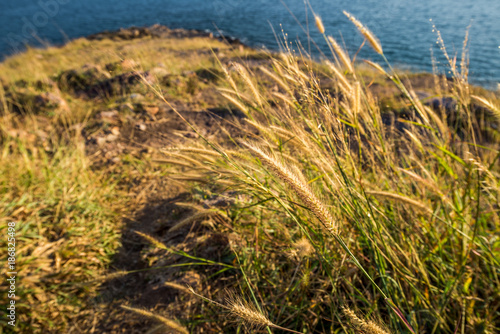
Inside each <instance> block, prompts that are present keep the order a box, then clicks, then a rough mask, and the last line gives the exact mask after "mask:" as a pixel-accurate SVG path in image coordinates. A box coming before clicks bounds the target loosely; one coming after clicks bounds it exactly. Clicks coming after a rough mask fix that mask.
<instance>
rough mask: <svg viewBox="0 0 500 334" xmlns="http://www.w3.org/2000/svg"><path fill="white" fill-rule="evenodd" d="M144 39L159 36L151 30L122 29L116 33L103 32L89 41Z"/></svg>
mask: <svg viewBox="0 0 500 334" xmlns="http://www.w3.org/2000/svg"><path fill="white" fill-rule="evenodd" d="M144 37H157V35H156V34H154V33H153V32H152V31H151V29H149V28H137V27H130V28H127V29H123V28H122V29H120V30H116V31H103V32H100V33H97V34H93V35H90V36H88V37H87V40H89V41H94V40H97V41H101V40H104V39H111V40H132V39H138V38H144Z"/></svg>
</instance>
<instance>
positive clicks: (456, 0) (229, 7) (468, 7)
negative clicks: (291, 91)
mask: <svg viewBox="0 0 500 334" xmlns="http://www.w3.org/2000/svg"><path fill="white" fill-rule="evenodd" d="M283 2H284V3H286V5H287V6H288V7H289V9H290V10H291V11H292V12H293V13H294V14H295V15H296V17H297V19H298V20H299V22H300V23H301V24H302V25H303V26H304V27H305V29H307V24H306V20H307V18H308V22H309V27H310V29H311V35H312V37H313V38H314V39H315V41H316V42H317V43H318V45H319V46H320V47H321V48H322V50H323V51H325V53H326V51H327V48H326V45H325V43H324V41H323V39H322V38H321V36H320V35H319V34H318V33H317V31H316V29H315V26H314V22H313V20H312V19H311V12H310V10H309V9H307V15H306V7H305V5H304V0H283ZM310 2H311V5H312V7H313V9H314V10H315V11H316V12H317V13H318V14H319V15H320V16H321V17H322V18H323V21H324V24H325V26H326V30H327V33H328V34H331V35H333V36H334V37H335V38H337V39H338V40H343V41H344V43H345V45H346V46H347V48H348V50H349V52H350V54H351V55H353V54H355V53H356V51H357V50H358V47H359V46H360V44H361V43H362V42H363V39H362V38H361V37H360V35H359V34H358V33H357V31H356V29H355V28H354V27H353V25H352V24H351V23H350V22H349V21H348V20H347V18H346V17H345V16H344V15H343V14H342V10H346V11H348V12H351V13H352V14H353V15H354V16H356V17H357V18H358V19H360V20H361V21H362V22H363V23H364V24H366V25H367V26H368V27H369V28H370V29H371V30H372V31H373V32H374V33H375V35H376V36H378V38H379V39H380V40H381V43H382V46H383V48H384V53H385V54H386V55H387V58H388V59H389V60H390V61H391V62H392V63H393V64H395V65H398V66H403V67H407V68H409V69H413V70H421V71H432V58H431V50H432V51H433V53H434V56H435V58H437V60H438V62H439V63H440V64H439V66H440V68H441V71H442V72H445V71H446V67H445V65H444V59H443V58H442V57H441V56H440V55H441V51H440V49H439V47H438V46H437V45H436V40H437V36H436V33H435V32H433V27H432V25H433V24H435V25H436V26H437V28H438V29H439V30H440V31H441V34H442V36H443V39H444V41H445V43H446V45H447V48H448V52H449V53H450V55H451V56H454V55H455V54H457V55H458V56H459V57H460V55H461V49H462V43H463V40H464V36H465V31H466V29H467V26H469V24H471V27H470V37H469V40H470V78H471V81H472V82H474V83H477V84H480V85H483V86H485V87H489V88H496V87H497V84H498V83H499V82H500V0H422V1H410V0H385V1H381V0H348V1H347V0H338V1H328V0H310ZM430 19H432V21H430ZM155 23H160V24H164V25H167V26H169V27H171V28H188V29H201V30H205V29H208V30H212V31H216V30H220V31H222V32H223V33H224V34H226V35H230V36H234V37H237V38H240V39H241V40H242V41H243V42H245V43H247V44H249V45H252V46H266V47H267V48H269V49H271V50H275V49H277V47H278V44H277V42H276V39H275V35H274V33H273V30H272V29H271V25H272V26H273V27H274V29H275V31H276V32H277V33H278V34H281V29H283V30H284V31H285V32H286V33H288V37H289V39H290V40H295V39H296V38H300V40H301V41H302V44H303V46H304V47H305V48H306V49H308V48H309V46H308V43H307V39H306V38H305V36H306V35H305V33H304V32H303V31H302V29H301V28H300V26H299V24H298V23H297V22H296V21H295V19H294V18H293V17H292V15H291V14H290V13H289V12H288V10H287V9H286V8H285V6H284V5H283V4H282V2H281V1H280V0H268V1H265V0H247V1H245V0H213V1H209V0H119V1H118V0H117V1H111V0H84V1H83V0H0V59H1V58H3V57H5V56H7V55H9V54H12V53H15V52H19V51H21V50H22V49H23V45H24V44H26V43H28V44H31V45H40V43H42V42H43V43H46V42H48V43H50V44H60V43H63V42H65V41H67V40H68V39H72V38H76V37H81V36H86V35H89V34H92V33H96V32H100V31H103V30H115V29H118V28H120V27H129V26H133V25H135V26H148V25H152V24H155ZM33 33H36V37H34V36H33ZM311 52H312V53H313V54H314V55H315V56H318V55H319V52H318V51H317V50H315V49H314V47H311ZM358 58H368V59H372V60H380V58H379V56H378V55H376V54H374V53H373V52H372V51H371V50H370V48H369V46H368V45H366V46H365V47H364V48H363V49H362V50H361V52H360V53H359V54H358Z"/></svg>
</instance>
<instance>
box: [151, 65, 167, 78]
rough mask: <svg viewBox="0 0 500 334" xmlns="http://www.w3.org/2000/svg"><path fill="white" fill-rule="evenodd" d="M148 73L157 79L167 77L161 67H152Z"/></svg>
mask: <svg viewBox="0 0 500 334" xmlns="http://www.w3.org/2000/svg"><path fill="white" fill-rule="evenodd" d="M149 72H150V73H151V75H154V76H155V77H157V78H163V77H165V76H167V75H169V73H168V71H167V70H166V69H165V68H163V67H153V68H152V69H151V70H150V71H149Z"/></svg>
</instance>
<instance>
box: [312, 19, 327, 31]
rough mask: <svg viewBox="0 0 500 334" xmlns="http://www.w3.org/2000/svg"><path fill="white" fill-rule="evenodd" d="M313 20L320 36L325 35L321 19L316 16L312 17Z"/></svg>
mask: <svg viewBox="0 0 500 334" xmlns="http://www.w3.org/2000/svg"><path fill="white" fill-rule="evenodd" d="M314 20H315V21H316V28H318V30H319V33H320V34H324V33H325V26H324V25H323V21H322V20H321V17H319V16H318V15H314Z"/></svg>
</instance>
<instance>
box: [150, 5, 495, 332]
mask: <svg viewBox="0 0 500 334" xmlns="http://www.w3.org/2000/svg"><path fill="white" fill-rule="evenodd" d="M346 15H348V17H350V19H351V20H352V21H353V22H354V23H355V25H356V26H357V28H358V29H360V31H361V33H362V34H363V35H364V36H365V37H366V38H367V39H368V41H369V42H370V44H371V45H372V47H374V49H375V51H376V52H377V53H378V54H380V57H381V60H383V61H385V62H386V64H384V65H385V66H386V68H389V70H387V71H386V70H384V69H383V68H382V67H380V66H378V67H377V66H376V65H375V66H376V67H377V71H379V73H380V72H382V74H383V77H384V76H385V77H386V78H387V79H388V80H389V81H392V83H393V84H394V86H395V87H396V89H397V90H398V91H399V92H400V100H401V103H403V105H404V106H405V108H404V109H403V110H400V111H399V113H396V114H392V117H393V120H392V121H391V122H387V121H384V119H383V118H384V117H385V116H391V115H388V114H387V113H384V114H383V113H382V112H381V110H380V106H379V104H378V101H377V96H374V95H373V94H372V93H371V91H370V89H369V87H368V86H367V83H366V82H365V81H364V80H363V77H362V76H361V75H359V74H358V73H357V70H356V69H354V70H352V69H353V68H354V66H353V65H352V64H345V62H346V61H350V60H347V59H349V58H348V57H346V56H342V55H341V54H339V50H337V56H339V58H342V61H343V62H344V64H342V63H337V64H333V63H328V64H327V65H328V66H327V68H328V70H327V71H326V73H325V72H318V71H317V70H316V69H317V67H316V66H315V65H314V64H313V62H312V61H311V59H309V58H308V57H307V56H296V55H295V52H293V51H292V50H290V49H288V48H287V46H286V45H288V44H286V43H283V45H282V46H283V49H284V50H286V51H287V52H286V53H284V54H281V55H280V57H276V58H274V59H273V60H272V67H273V72H272V73H271V74H269V71H264V74H265V75H267V76H268V77H270V78H271V80H272V81H274V82H275V84H276V85H277V86H279V89H278V91H275V92H274V93H273V92H271V91H270V90H269V85H266V80H259V78H261V76H260V77H259V75H256V74H255V73H254V72H251V71H258V70H256V69H250V68H247V69H245V68H244V67H243V66H242V65H239V64H235V65H234V68H235V71H233V72H229V71H227V70H226V73H228V74H227V86H228V87H230V88H226V89H224V90H223V93H224V95H225V96H226V98H228V101H229V102H230V103H231V104H232V105H234V106H236V107H237V108H239V109H241V110H242V111H243V112H244V113H245V119H244V120H240V122H242V123H241V127H243V122H245V121H248V122H247V123H249V124H251V125H252V126H253V127H254V128H255V130H256V131H257V133H258V135H256V134H255V133H253V132H251V131H248V133H247V134H246V136H244V138H232V139H233V142H234V144H235V145H236V148H235V149H232V150H228V148H227V147H225V146H223V145H220V143H217V142H214V141H211V140H208V139H205V138H203V136H202V134H201V131H200V130H199V129H195V130H196V131H197V132H198V133H199V134H200V137H202V139H204V141H203V143H204V145H205V147H206V148H207V149H212V150H213V151H214V152H218V153H219V154H220V159H219V160H218V161H217V162H216V163H214V162H213V161H210V160H203V157H201V156H200V155H197V154H195V155H188V157H190V158H191V159H192V158H195V159H198V161H202V162H203V163H204V166H205V167H204V169H205V170H206V171H203V169H202V170H201V171H200V174H205V175H206V177H210V178H211V180H212V182H214V184H217V180H218V181H220V182H221V185H220V186H219V187H217V186H213V185H212V186H211V187H205V189H206V191H208V192H221V193H228V192H229V193H231V194H233V195H232V196H236V195H238V196H240V197H238V198H243V199H244V200H236V201H235V204H234V206H233V207H232V208H231V212H232V214H231V215H230V216H231V217H232V219H233V221H232V224H231V231H232V233H235V234H236V235H238V237H239V239H240V240H242V242H241V243H240V244H239V245H238V244H236V245H234V246H233V247H232V251H233V252H234V254H235V255H236V257H237V259H238V264H239V270H240V272H241V281H240V282H239V284H238V289H239V290H240V291H241V293H242V294H247V295H249V296H251V303H252V304H253V306H252V307H253V310H254V311H255V312H257V311H258V312H260V314H261V315H262V317H264V314H266V316H265V319H267V320H266V321H268V322H266V321H263V322H261V325H263V326H266V324H267V331H268V332H271V329H272V328H273V326H281V327H285V328H287V329H289V330H295V331H299V332H303V333H327V332H328V333H330V332H332V333H333V332H337V331H339V330H343V331H347V332H349V331H350V330H351V329H357V330H359V331H362V332H365V333H382V332H384V333H385V332H403V333H456V332H459V333H466V332H476V333H494V332H496V331H498V330H499V323H500V322H499V320H500V318H499V317H500V313H499V312H500V290H499V286H500V284H499V283H500V282H499V278H498V270H499V264H500V263H499V260H498V259H499V255H500V253H499V251H500V248H499V243H498V235H499V232H500V231H499V226H500V225H499V211H498V200H499V183H498V173H499V164H498V158H499V156H500V154H499V152H498V147H499V146H498V142H497V140H495V139H491V137H488V135H487V133H488V132H489V131H494V129H495V127H496V126H491V124H497V123H494V122H496V121H495V113H496V112H495V109H489V110H484V109H478V105H477V104H474V103H473V102H472V100H471V94H470V91H471V87H470V86H469V84H468V82H467V70H466V64H465V65H464V64H462V65H461V66H459V65H457V64H456V62H455V61H453V60H452V59H450V58H449V57H448V59H450V64H449V66H450V68H451V71H452V73H454V78H453V79H452V80H451V81H449V80H446V79H444V80H443V79H440V78H439V77H436V78H435V80H436V85H435V86H434V90H435V91H434V92H435V96H438V97H445V96H446V97H452V98H453V101H456V106H455V107H454V109H453V110H445V109H441V110H439V109H437V110H433V109H431V108H430V107H428V106H426V105H424V104H423V102H422V101H421V100H420V99H419V98H418V97H417V95H416V93H415V92H414V91H413V90H412V87H411V86H409V85H408V84H405V80H404V79H402V78H401V77H400V75H401V74H398V72H397V71H395V70H393V69H392V68H391V66H390V64H389V63H388V62H387V61H386V59H385V56H384V53H383V49H382V46H381V45H380V43H379V42H378V40H377V39H376V37H374V36H373V34H372V33H371V32H369V30H367V29H366V28H364V27H363V26H362V24H361V23H359V22H358V21H356V20H355V19H353V18H352V16H350V15H349V14H346ZM316 25H317V26H318V28H319V29H320V32H321V33H324V31H323V30H324V28H322V25H321V22H320V21H319V20H318V19H317V20H316ZM326 40H328V39H326ZM336 48H337V49H338V48H339V46H338V45H337V46H336ZM300 51H302V52H301V54H304V52H303V50H300ZM464 52H465V51H464ZM462 61H463V62H466V57H463V59H462ZM346 65H347V66H346ZM324 76H327V77H329V78H332V79H333V80H334V81H335V82H336V84H335V85H334V89H333V91H325V90H324V89H322V88H321V86H320V80H321V77H324ZM429 88H430V89H432V87H429ZM159 95H160V96H161V94H159ZM277 97H279V98H277ZM494 98H496V97H494ZM475 99H476V101H478V99H477V98H475ZM496 99H497V98H496ZM479 101H480V102H481V103H480V104H481V105H482V106H490V107H491V106H493V105H494V103H493V102H491V101H488V99H486V100H485V101H482V100H481V99H479ZM403 112H404V114H403ZM179 115H180V114H179ZM180 116H182V115H180ZM402 116H404V118H403V117H402ZM484 119H488V121H484ZM492 122H493V123H492ZM199 159H201V160H199ZM249 221H251V222H253V223H251V224H249V223H248V222H249ZM221 228H222V227H221ZM300 240H307V241H308V242H309V243H310V245H311V246H312V247H313V248H314V255H312V256H308V257H307V258H305V257H304V258H300V257H297V256H296V255H295V256H294V255H289V254H297V253H298V252H299V251H298V249H296V246H295V245H297V243H298V242H299V241H300ZM196 294H197V295H198V293H196ZM221 307H223V308H227V306H221ZM342 309H344V310H348V311H346V312H342ZM351 310H357V312H360V313H361V314H366V315H367V316H366V317H367V318H373V319H376V321H377V322H380V323H383V324H384V325H377V324H376V323H373V322H371V320H366V321H365V320H361V319H360V318H358V317H357V316H355V315H354V313H353V311H351ZM346 315H347V318H348V319H346ZM239 316H240V317H241V318H242V319H243V320H245V318H246V316H245V315H243V314H240V315H239ZM349 318H350V319H349ZM252 319H255V316H252V317H250V318H248V319H247V320H248V321H249V322H250V323H254V322H255V320H252ZM349 323H350V325H349ZM368 323H370V324H371V325H370V326H369V325H368ZM363 326H365V327H363ZM350 328H351V329H350ZM382 328H387V329H382Z"/></svg>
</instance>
